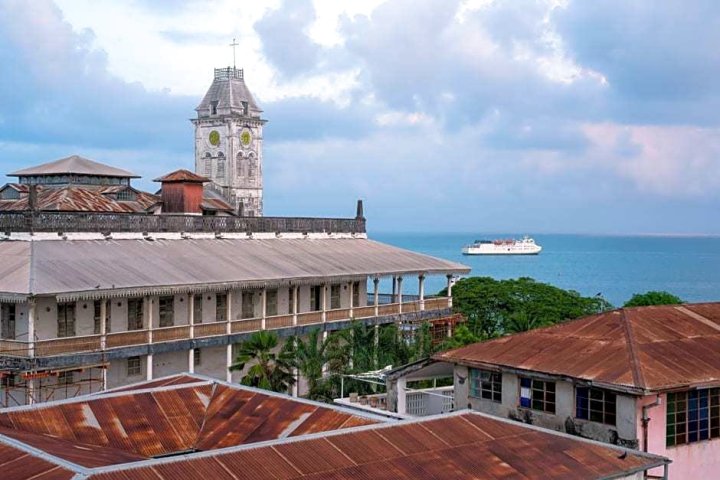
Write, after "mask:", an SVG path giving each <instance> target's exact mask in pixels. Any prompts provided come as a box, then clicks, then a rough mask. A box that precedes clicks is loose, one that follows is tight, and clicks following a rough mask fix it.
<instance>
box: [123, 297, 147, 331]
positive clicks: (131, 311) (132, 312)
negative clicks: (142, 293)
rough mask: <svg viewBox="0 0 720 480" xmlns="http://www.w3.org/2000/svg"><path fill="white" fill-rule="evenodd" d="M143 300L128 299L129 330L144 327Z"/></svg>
mask: <svg viewBox="0 0 720 480" xmlns="http://www.w3.org/2000/svg"><path fill="white" fill-rule="evenodd" d="M143 322H144V319H143V301H142V299H140V298H131V299H130V300H128V328H127V329H128V330H142V329H143Z"/></svg>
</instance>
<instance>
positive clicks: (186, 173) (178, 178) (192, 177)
mask: <svg viewBox="0 0 720 480" xmlns="http://www.w3.org/2000/svg"><path fill="white" fill-rule="evenodd" d="M209 181H210V179H209V178H207V177H203V176H200V175H198V174H196V173H193V172H191V171H190V170H185V169H184V168H181V169H180V170H175V171H174V172H170V173H168V174H167V175H163V176H162V177H158V178H156V179H155V180H153V182H163V183H172V182H192V183H207V182H209Z"/></svg>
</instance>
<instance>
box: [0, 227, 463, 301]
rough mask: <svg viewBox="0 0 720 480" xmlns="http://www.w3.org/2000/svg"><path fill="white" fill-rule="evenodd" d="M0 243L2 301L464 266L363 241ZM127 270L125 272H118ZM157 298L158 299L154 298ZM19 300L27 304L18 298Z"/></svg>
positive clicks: (302, 281)
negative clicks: (14, 298) (31, 297)
mask: <svg viewBox="0 0 720 480" xmlns="http://www.w3.org/2000/svg"><path fill="white" fill-rule="evenodd" d="M55 238H56V240H47V241H27V242H21V241H0V295H2V294H4V295H5V296H6V297H7V296H8V295H10V296H12V295H14V296H17V297H23V298H24V297H26V296H29V295H57V296H58V298H59V299H61V300H62V299H65V300H67V301H73V300H77V299H80V298H88V299H89V298H102V296H104V295H113V296H124V295H151V294H158V295H160V294H162V295H170V294H174V293H185V292H187V291H189V290H184V289H185V288H187V287H190V286H193V285H195V286H197V285H198V284H208V285H209V286H210V287H212V288H216V289H217V290H221V289H227V288H257V287H262V286H264V285H267V286H271V285H287V284H305V283H310V282H312V281H313V279H317V278H332V279H336V280H338V281H343V280H348V281H349V280H353V279H357V277H362V276H367V275H379V276H389V275H403V274H408V275H409V274H419V273H427V274H433V273H434V274H456V273H457V274H460V273H468V272H469V271H470V269H469V268H468V267H466V266H465V265H461V264H459V263H455V262H450V261H446V260H441V259H438V258H434V257H430V256H427V255H423V254H419V253H415V252H411V251H408V250H403V249H401V248H397V247H393V246H390V245H385V244H382V243H378V242H375V241H372V240H368V239H365V238H329V237H327V236H325V237H324V238H304V237H302V236H300V235H296V236H295V238H275V235H272V238H265V239H253V238H247V237H245V238H243V239H239V238H227V239H216V238H209V239H184V240H183V239H180V237H179V236H178V238H177V239H175V240H162V239H157V238H152V237H149V238H150V239H151V240H152V241H150V240H142V239H137V240H119V239H118V240H61V239H59V237H57V236H56V237H55ZM118 265H122V268H118ZM152 292H155V293H152ZM20 300H22V298H20Z"/></svg>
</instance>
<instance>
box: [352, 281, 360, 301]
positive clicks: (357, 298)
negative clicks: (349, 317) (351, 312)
mask: <svg viewBox="0 0 720 480" xmlns="http://www.w3.org/2000/svg"><path fill="white" fill-rule="evenodd" d="M352 288H353V293H352V306H353V307H359V306H360V282H353V284H352Z"/></svg>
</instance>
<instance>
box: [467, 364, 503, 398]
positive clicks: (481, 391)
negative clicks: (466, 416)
mask: <svg viewBox="0 0 720 480" xmlns="http://www.w3.org/2000/svg"><path fill="white" fill-rule="evenodd" d="M470 395H471V396H473V397H478V398H484V399H485V400H492V401H493V402H498V403H499V402H502V373H500V372H490V371H487V370H478V369H477V368H472V369H470Z"/></svg>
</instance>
